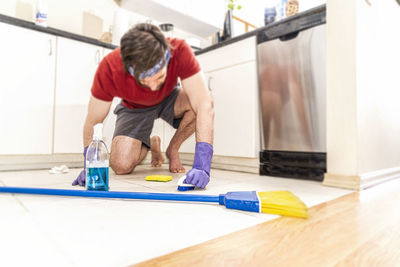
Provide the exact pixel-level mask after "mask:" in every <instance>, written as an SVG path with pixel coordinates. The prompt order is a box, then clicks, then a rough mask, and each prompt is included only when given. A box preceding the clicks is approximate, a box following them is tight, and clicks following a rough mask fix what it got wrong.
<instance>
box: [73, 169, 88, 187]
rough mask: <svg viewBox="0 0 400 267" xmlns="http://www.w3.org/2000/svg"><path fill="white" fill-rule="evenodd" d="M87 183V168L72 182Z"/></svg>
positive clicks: (74, 183)
mask: <svg viewBox="0 0 400 267" xmlns="http://www.w3.org/2000/svg"><path fill="white" fill-rule="evenodd" d="M85 183H86V170H83V171H81V173H80V174H79V175H78V177H77V178H76V179H75V180H74V181H73V182H72V185H77V184H79V185H80V186H85Z"/></svg>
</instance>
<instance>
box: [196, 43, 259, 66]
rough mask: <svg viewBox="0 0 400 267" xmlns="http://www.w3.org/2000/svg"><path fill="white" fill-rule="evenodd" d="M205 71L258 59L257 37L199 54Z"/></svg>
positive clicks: (199, 59)
mask: <svg viewBox="0 0 400 267" xmlns="http://www.w3.org/2000/svg"><path fill="white" fill-rule="evenodd" d="M197 60H198V61H199V63H200V66H201V68H202V70H203V72H210V71H214V70H218V69H222V68H226V67H229V66H233V65H237V64H240V63H245V62H249V61H255V60H256V37H255V36H254V37H249V38H246V39H244V40H242V41H238V42H235V43H233V44H230V45H226V46H223V47H220V48H217V49H215V50H212V51H210V52H207V53H204V54H201V55H198V56H197Z"/></svg>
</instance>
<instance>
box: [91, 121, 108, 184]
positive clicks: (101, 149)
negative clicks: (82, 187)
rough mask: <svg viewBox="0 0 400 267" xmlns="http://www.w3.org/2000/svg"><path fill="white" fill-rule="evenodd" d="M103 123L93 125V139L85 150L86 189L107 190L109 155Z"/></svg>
mask: <svg viewBox="0 0 400 267" xmlns="http://www.w3.org/2000/svg"><path fill="white" fill-rule="evenodd" d="M102 139H103V124H102V123H98V124H96V125H95V126H94V133H93V141H92V142H91V143H90V145H89V147H88V149H87V152H86V190H95V191H108V188H109V187H108V173H109V161H108V160H109V156H108V149H107V146H106V144H105V143H104V141H103V140H102Z"/></svg>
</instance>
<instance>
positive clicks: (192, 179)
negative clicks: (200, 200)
mask: <svg viewBox="0 0 400 267" xmlns="http://www.w3.org/2000/svg"><path fill="white" fill-rule="evenodd" d="M208 182H210V175H209V174H208V173H206V172H205V171H204V170H199V169H195V168H193V169H191V170H190V171H188V173H187V174H186V179H185V181H184V183H186V184H192V185H195V186H197V187H200V188H205V187H206V185H207V184H208Z"/></svg>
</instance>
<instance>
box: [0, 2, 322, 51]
mask: <svg viewBox="0 0 400 267" xmlns="http://www.w3.org/2000/svg"><path fill="white" fill-rule="evenodd" d="M321 13H322V14H323V16H321ZM325 13H326V5H320V6H317V7H315V8H312V9H309V10H306V11H303V12H301V13H299V14H296V15H294V16H291V17H288V18H285V19H282V20H279V21H277V22H274V23H271V24H269V25H267V26H264V27H260V28H258V29H256V30H254V31H251V32H247V33H245V34H242V35H239V36H236V37H234V38H231V39H229V40H226V41H223V42H220V43H217V44H214V45H211V46H209V47H206V48H203V49H201V50H198V51H195V52H194V53H195V55H201V54H204V53H207V52H210V51H213V50H216V49H218V48H221V47H224V46H227V45H230V44H232V43H235V42H239V41H242V40H244V39H246V38H249V37H252V36H259V33H262V32H268V34H269V36H263V37H262V38H263V39H264V40H265V38H267V39H273V38H277V36H278V35H281V34H284V33H282V30H281V27H280V26H281V25H283V24H286V28H285V29H286V30H287V29H288V28H289V30H290V28H291V27H292V28H293V29H306V28H310V27H312V26H313V25H312V24H310V23H309V18H311V17H312V16H314V15H315V16H320V17H321V18H322V19H323V21H322V22H325ZM0 22H3V23H8V24H11V25H15V26H20V27H24V28H27V29H31V30H36V31H39V32H43V33H48V34H53V35H56V36H61V37H65V38H69V39H73V40H77V41H81V42H85V43H89V44H93V45H98V46H101V47H105V48H109V49H115V48H117V47H118V46H116V45H113V44H110V43H105V42H101V41H99V40H97V39H94V38H90V37H86V36H83V35H79V34H75V33H71V32H67V31H63V30H59V29H56V28H51V27H41V26H37V25H35V24H34V23H33V22H29V21H25V20H22V19H18V18H14V17H10V16H7V15H3V14H0ZM287 26H289V27H287ZM193 48H194V49H198V48H197V47H193Z"/></svg>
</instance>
